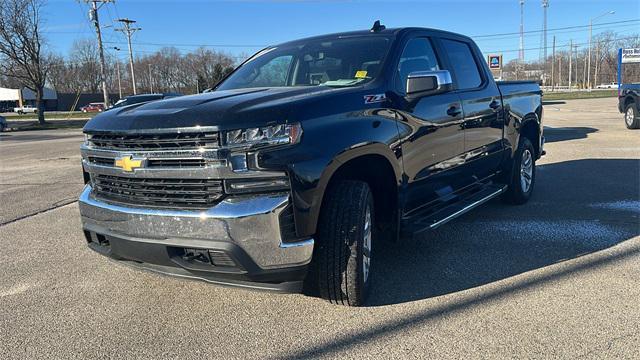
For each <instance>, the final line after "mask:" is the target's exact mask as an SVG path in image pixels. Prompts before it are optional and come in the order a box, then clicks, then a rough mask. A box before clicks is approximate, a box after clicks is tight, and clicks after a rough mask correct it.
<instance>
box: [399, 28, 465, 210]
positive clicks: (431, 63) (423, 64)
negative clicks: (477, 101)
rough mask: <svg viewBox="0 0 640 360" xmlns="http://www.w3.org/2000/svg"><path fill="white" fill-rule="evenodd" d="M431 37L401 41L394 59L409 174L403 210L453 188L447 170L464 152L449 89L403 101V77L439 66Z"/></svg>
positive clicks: (455, 97) (454, 100) (457, 102)
mask: <svg viewBox="0 0 640 360" xmlns="http://www.w3.org/2000/svg"><path fill="white" fill-rule="evenodd" d="M434 49H435V47H434V45H433V42H432V39H430V38H429V37H414V38H411V39H410V40H408V41H407V42H406V43H405V46H404V49H403V52H402V55H401V56H400V59H399V61H398V63H397V69H396V75H395V85H394V87H395V90H396V92H397V93H398V94H399V95H400V99H401V100H400V101H399V102H400V105H399V108H398V110H399V111H398V120H399V123H398V126H399V128H400V133H401V134H403V135H404V141H403V143H402V153H403V157H402V161H403V166H404V171H405V174H406V176H407V182H408V184H407V196H406V198H405V206H404V207H405V210H406V212H411V211H412V210H416V209H418V208H420V207H422V206H424V205H426V204H429V203H430V202H432V201H433V200H437V199H438V198H442V197H446V196H447V195H448V194H451V193H453V192H454V191H455V188H456V180H455V179H456V177H455V176H453V175H454V174H452V173H451V172H450V171H448V170H449V169H451V168H454V167H455V161H456V158H457V157H458V156H460V155H461V154H462V153H463V152H464V132H463V129H462V119H463V118H462V107H461V103H460V98H459V97H458V95H457V94H455V93H452V92H449V93H443V94H438V95H428V96H423V97H421V98H417V99H411V100H406V99H405V98H404V95H405V91H406V83H407V77H408V76H409V74H410V73H412V72H416V71H433V70H442V69H443V65H442V62H441V61H440V59H439V58H438V57H437V56H436V51H435V50H434Z"/></svg>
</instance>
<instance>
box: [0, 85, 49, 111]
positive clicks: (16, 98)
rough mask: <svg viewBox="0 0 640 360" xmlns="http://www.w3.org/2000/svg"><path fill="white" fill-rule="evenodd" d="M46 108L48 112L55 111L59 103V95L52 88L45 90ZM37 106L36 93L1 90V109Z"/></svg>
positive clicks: (20, 90)
mask: <svg viewBox="0 0 640 360" xmlns="http://www.w3.org/2000/svg"><path fill="white" fill-rule="evenodd" d="M43 100H44V107H45V109H47V110H55V109H56V107H57V103H58V94H57V93H56V91H55V90H53V89H51V88H47V87H45V88H44V96H43ZM24 105H33V106H35V105H36V93H35V92H34V91H31V90H29V89H27V88H22V89H8V88H0V109H12V108H14V107H16V106H24Z"/></svg>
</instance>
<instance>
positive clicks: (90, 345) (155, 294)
mask: <svg viewBox="0 0 640 360" xmlns="http://www.w3.org/2000/svg"><path fill="white" fill-rule="evenodd" d="M545 125H546V129H545V133H546V137H547V145H546V150H547V155H546V156H545V157H544V158H543V159H542V160H541V161H539V163H538V173H537V176H538V177H537V184H536V190H535V193H534V195H533V198H532V200H531V201H530V202H529V203H528V204H526V205H523V206H519V207H511V206H506V205H503V204H501V203H500V202H499V201H494V202H491V203H489V204H487V205H485V206H483V207H482V208H481V209H478V210H476V211H474V212H472V213H470V214H468V215H466V216H464V217H462V218H460V219H458V220H455V221H453V222H451V223H449V224H447V225H446V226H443V227H441V228H440V229H438V230H437V231H435V232H432V233H428V234H425V235H424V236H422V237H421V238H416V239H405V240H404V241H403V242H402V243H401V244H400V245H395V246H391V245H385V246H384V247H383V248H381V249H380V250H379V252H378V254H376V256H377V258H375V259H374V261H375V262H374V265H373V266H374V270H373V271H374V272H373V274H372V276H373V277H374V278H373V279H374V280H373V281H374V284H373V291H372V296H371V301H370V303H369V306H367V307H364V308H345V307H338V306H332V305H330V304H328V303H325V302H324V301H322V300H319V299H316V298H311V297H306V296H304V295H295V294H293V295H276V294H271V293H264V292H252V291H247V290H240V289H231V288H223V287H217V286H213V285H209V284H206V283H201V282H195V281H185V280H180V279H174V278H169V277H163V276H160V275H155V274H150V273H146V272H141V271H138V270H133V269H130V268H128V267H125V266H122V265H118V264H115V263H113V262H111V261H109V260H107V259H105V258H103V257H101V256H99V255H97V254H95V253H93V252H92V251H91V250H89V249H88V248H87V247H86V246H85V240H84V238H83V236H82V232H81V229H80V220H79V214H78V209H77V204H76V203H75V202H74V201H75V197H76V196H77V195H78V193H79V192H80V189H81V188H82V175H81V172H80V168H79V163H80V156H79V151H78V146H79V144H80V142H81V140H82V136H81V134H80V132H79V131H32V132H15V133H3V134H0V156H1V159H0V162H1V167H0V204H1V209H0V210H1V211H0V224H2V225H0V274H1V275H0V358H2V359H25V358H29V359H32V358H97V357H100V358H126V359H132V358H194V359H196V358H198V359H201V358H225V359H227V358H242V359H248V358H268V359H298V358H318V357H328V358H335V357H340V358H384V359H387V358H427V357H428V358H445V357H446V358H450V357H455V358H488V357H496V358H532V357H533V358H558V357H563V358H580V357H585V358H628V359H638V358H640V305H639V301H638V299H640V286H638V284H639V283H640V236H639V235H640V131H630V130H627V129H626V128H625V127H624V123H623V120H622V115H621V114H619V113H618V112H617V108H616V99H612V98H605V99H591V100H571V101H566V102H564V101H556V102H552V103H549V104H547V105H546V106H545Z"/></svg>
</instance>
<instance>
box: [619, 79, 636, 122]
mask: <svg viewBox="0 0 640 360" xmlns="http://www.w3.org/2000/svg"><path fill="white" fill-rule="evenodd" d="M639 95H640V83H638V84H622V86H621V87H620V93H619V94H618V110H619V111H620V112H621V113H623V114H624V123H625V125H626V126H627V129H640V97H639Z"/></svg>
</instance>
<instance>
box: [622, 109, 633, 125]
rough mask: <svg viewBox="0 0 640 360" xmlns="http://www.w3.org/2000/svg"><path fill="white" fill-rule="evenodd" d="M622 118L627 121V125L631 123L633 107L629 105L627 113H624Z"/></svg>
mask: <svg viewBox="0 0 640 360" xmlns="http://www.w3.org/2000/svg"><path fill="white" fill-rule="evenodd" d="M624 118H625V120H626V121H627V124H628V125H631V124H633V109H632V108H631V107H630V108H628V109H627V113H626V114H625V117H624Z"/></svg>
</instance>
